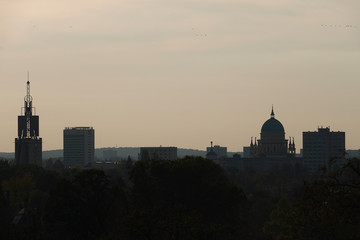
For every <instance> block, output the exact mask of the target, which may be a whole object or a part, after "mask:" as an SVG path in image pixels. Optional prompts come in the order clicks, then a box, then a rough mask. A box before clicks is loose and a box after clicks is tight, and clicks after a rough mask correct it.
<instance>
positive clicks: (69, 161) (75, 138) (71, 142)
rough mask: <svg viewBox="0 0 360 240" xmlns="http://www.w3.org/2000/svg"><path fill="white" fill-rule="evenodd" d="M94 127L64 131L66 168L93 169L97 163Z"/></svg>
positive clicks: (73, 128) (66, 129)
mask: <svg viewBox="0 0 360 240" xmlns="http://www.w3.org/2000/svg"><path fill="white" fill-rule="evenodd" d="M94 135H95V133H94V129H93V128H92V127H72V128H65V129H64V166H65V167H66V168H69V167H73V166H76V165H80V166H83V167H91V165H92V164H93V163H94V161H95V138H94Z"/></svg>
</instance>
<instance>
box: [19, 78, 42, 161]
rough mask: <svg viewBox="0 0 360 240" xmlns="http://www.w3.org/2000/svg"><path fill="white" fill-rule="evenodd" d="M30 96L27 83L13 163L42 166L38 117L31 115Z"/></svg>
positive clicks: (32, 109)
mask: <svg viewBox="0 0 360 240" xmlns="http://www.w3.org/2000/svg"><path fill="white" fill-rule="evenodd" d="M32 100H33V98H32V96H31V95H30V82H29V81H27V94H26V96H25V98H24V107H23V108H22V111H21V115H20V116H18V137H17V138H15V163H16V164H36V165H39V166H41V165H42V139H41V138H40V137H39V116H37V115H35V114H33V111H34V110H35V108H34V107H33V106H32Z"/></svg>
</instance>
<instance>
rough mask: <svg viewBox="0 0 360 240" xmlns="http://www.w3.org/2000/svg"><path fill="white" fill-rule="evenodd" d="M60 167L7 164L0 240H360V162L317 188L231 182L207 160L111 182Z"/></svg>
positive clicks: (128, 167)
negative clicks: (292, 187)
mask: <svg viewBox="0 0 360 240" xmlns="http://www.w3.org/2000/svg"><path fill="white" fill-rule="evenodd" d="M54 165H55V166H53V167H52V168H51V167H50V166H49V169H43V168H40V167H37V166H32V165H26V166H25V165H24V166H21V165H9V164H8V163H7V162H4V161H2V162H0V183H1V185H0V186H1V191H0V213H1V214H0V239H10V240H11V239H55V240H56V239H59V240H60V239H103V240H107V239H119V240H121V239H130V240H132V239H134V240H135V239H136V240H138V239H139V240H142V239H144V240H147V239H148V240H151V239H160V240H161V239H164V240H165V239H166V240H167V239H174V240H176V239H184V240H185V239H186V240H189V239H190V240H191V239H200V240H201V239H204V240H205V239H206V240H211V239H225V240H226V239H269V240H270V239H359V237H360V228H359V227H360V225H359V224H360V217H359V216H360V215H359V210H360V206H359V204H358V203H359V200H360V165H359V161H358V160H357V159H353V160H351V161H349V163H348V164H347V165H346V166H344V167H343V168H342V169H340V170H338V171H336V172H333V173H330V174H326V175H323V176H322V177H321V178H318V179H316V180H313V181H311V182H308V183H304V182H302V181H301V180H300V181H295V179H300V178H301V177H300V175H301V173H300V172H296V171H295V172H292V173H291V174H290V173H289V171H292V170H291V169H290V170H289V169H286V168H285V169H283V172H282V173H281V172H280V173H270V172H269V173H261V174H260V173H251V172H250V173H249V172H248V173H243V172H231V173H225V172H224V170H223V169H222V168H221V167H220V166H219V165H217V164H215V163H213V162H212V161H210V160H207V159H203V158H200V157H185V158H183V159H181V160H178V161H160V160H151V161H136V162H134V163H132V162H131V161H124V162H123V164H121V165H119V166H118V167H117V168H115V169H111V170H107V171H106V172H104V171H103V170H96V169H92V170H82V169H80V168H75V169H71V170H62V169H61V168H60V163H59V162H55V163H54ZM246 174H248V175H246ZM294 174H295V175H294ZM296 174H300V175H299V176H297V175H296ZM246 179H247V180H246ZM281 179H282V180H283V181H287V182H289V184H284V182H283V183H281ZM289 179H292V180H291V181H290V180H289ZM253 185H254V186H253ZM272 185H273V186H272ZM279 185H281V187H279ZM285 185H286V187H284V186H285ZM240 186H241V187H244V188H246V189H247V190H246V193H245V192H244V191H243V190H242V188H241V187H240ZM290 186H294V189H296V190H294V191H293V190H291V187H290ZM274 189H275V190H274ZM278 190H281V191H278ZM274 193H275V194H274Z"/></svg>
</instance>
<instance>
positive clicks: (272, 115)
mask: <svg viewBox="0 0 360 240" xmlns="http://www.w3.org/2000/svg"><path fill="white" fill-rule="evenodd" d="M270 116H271V118H274V117H275V114H274V105H272V106H271V114H270Z"/></svg>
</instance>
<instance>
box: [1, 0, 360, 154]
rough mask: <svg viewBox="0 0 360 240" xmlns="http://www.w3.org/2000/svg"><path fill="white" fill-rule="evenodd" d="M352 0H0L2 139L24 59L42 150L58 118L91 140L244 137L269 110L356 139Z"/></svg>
mask: <svg viewBox="0 0 360 240" xmlns="http://www.w3.org/2000/svg"><path fill="white" fill-rule="evenodd" d="M359 9H360V1H359V0H341V1H340V0H272V1H268V0H166V1H165V0H101V1H100V0H86V1H85V0H84V1H83V0H62V1H58V0H32V1H29V0H0V103H1V104H0V106H1V115H0V116H1V121H0V151H1V152H12V151H14V139H15V137H16V135H17V116H18V115H19V114H20V113H21V107H22V106H23V104H24V103H23V101H24V96H25V95H26V81H27V72H28V71H29V73H30V74H29V75H30V82H31V95H32V96H33V99H34V100H33V105H34V106H35V107H36V113H37V114H38V115H39V116H40V136H41V137H42V139H43V150H53V149H61V148H62V147H63V129H64V128H65V127H75V126H92V127H94V129H95V144H96V147H97V148H100V147H140V146H160V145H162V146H177V147H179V148H193V149H201V150H205V148H206V146H209V145H210V141H213V142H214V144H216V145H220V146H226V147H228V151H234V152H237V151H242V149H243V146H247V145H249V143H250V140H251V137H257V138H259V137H260V129H261V126H262V124H263V123H264V122H265V121H266V120H267V119H269V118H270V112H271V107H272V105H273V106H274V112H275V118H277V119H278V120H279V121H281V122H282V124H283V125H284V128H285V132H286V138H288V137H289V136H291V137H294V138H295V143H296V148H297V152H299V150H300V148H301V147H302V132H303V131H316V130H317V128H318V127H321V126H323V127H330V129H331V130H332V131H345V132H346V148H347V149H359V148H360V146H359V145H360V127H359V123H360V121H359V120H360V111H359V110H360V109H359V108H360V104H359V103H360V101H359V100H360V95H359V91H360V15H359Z"/></svg>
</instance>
